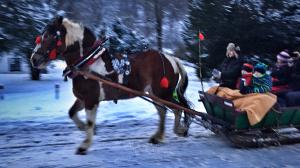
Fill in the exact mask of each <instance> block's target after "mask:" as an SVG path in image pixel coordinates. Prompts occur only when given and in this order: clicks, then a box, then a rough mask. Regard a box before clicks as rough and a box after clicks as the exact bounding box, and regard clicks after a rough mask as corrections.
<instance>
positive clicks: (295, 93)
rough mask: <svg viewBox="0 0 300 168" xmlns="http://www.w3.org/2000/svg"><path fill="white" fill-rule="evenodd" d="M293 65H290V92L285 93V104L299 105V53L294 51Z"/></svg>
mask: <svg viewBox="0 0 300 168" xmlns="http://www.w3.org/2000/svg"><path fill="white" fill-rule="evenodd" d="M294 54H295V55H296V57H295V58H294V66H293V67H292V73H291V82H290V88H291V90H292V91H291V92H288V93H287V94H286V95H285V99H286V105H287V106H300V53H299V52H298V51H297V52H294Z"/></svg>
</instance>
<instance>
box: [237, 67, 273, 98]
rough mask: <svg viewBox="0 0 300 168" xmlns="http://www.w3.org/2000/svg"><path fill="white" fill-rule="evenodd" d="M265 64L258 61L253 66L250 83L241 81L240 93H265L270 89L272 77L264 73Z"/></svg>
mask: <svg viewBox="0 0 300 168" xmlns="http://www.w3.org/2000/svg"><path fill="white" fill-rule="evenodd" d="M266 70H267V66H266V65H265V64H263V63H258V64H256V65H255V66H254V72H253V77H252V80H251V83H250V85H248V84H247V83H246V82H241V84H240V92H241V93H242V94H248V93H267V92H270V91H271V88H272V79H271V76H270V75H268V74H267V73H266Z"/></svg>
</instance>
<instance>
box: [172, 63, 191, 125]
mask: <svg viewBox="0 0 300 168" xmlns="http://www.w3.org/2000/svg"><path fill="white" fill-rule="evenodd" d="M174 60H175V62H176V65H177V67H178V71H179V74H180V79H179V82H178V85H177V88H176V92H177V96H178V100H179V102H180V104H181V105H182V106H184V107H186V108H190V106H191V105H192V103H191V102H190V101H189V100H188V99H187V98H186V97H185V95H184V94H185V91H186V89H187V86H188V83H189V80H188V76H187V72H186V71H185V69H184V67H183V65H182V64H181V63H180V61H179V59H177V58H175V59H174ZM191 116H192V115H191V114H189V113H187V112H184V123H185V125H186V126H187V127H189V125H190V124H191V121H192V120H191Z"/></svg>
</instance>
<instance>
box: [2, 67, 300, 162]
mask: <svg viewBox="0 0 300 168" xmlns="http://www.w3.org/2000/svg"><path fill="white" fill-rule="evenodd" d="M63 67H64V64H63V63H61V62H60V63H55V64H54V66H52V69H51V70H50V71H51V73H49V74H43V75H42V80H41V81H38V82H36V81H30V80H29V77H28V75H24V74H0V84H4V86H5V89H4V90H2V91H1V90H0V94H4V100H0V119H1V120H0V137H1V138H0V160H1V162H0V167H298V165H299V163H300V161H299V160H300V155H299V154H300V148H299V147H300V145H290V146H287V145H286V146H279V147H269V148H262V149H248V150H247V149H236V148H233V147H231V146H230V144H229V143H228V142H227V141H225V140H224V139H222V138H221V137H219V136H217V135H215V134H213V133H212V132H210V131H209V130H206V129H204V128H203V127H201V126H199V125H196V124H192V125H191V129H190V136H189V137H187V138H182V137H177V136H176V135H175V134H174V133H173V131H172V127H173V119H174V117H173V115H172V114H171V113H168V117H167V124H166V137H165V141H164V143H162V144H160V145H152V144H149V143H147V141H148V138H149V137H150V136H151V135H152V134H153V133H154V132H155V130H156V128H157V123H158V116H157V114H156V112H155V108H154V107H153V106H152V105H151V104H149V103H148V102H145V101H143V100H141V99H139V98H135V99H131V100H126V101H119V102H118V104H116V105H115V104H114V103H113V102H101V104H100V108H99V109H98V116H97V131H96V132H97V135H95V137H94V143H93V145H92V147H91V149H90V150H89V152H88V155H86V156H78V155H75V154H74V152H75V149H76V148H77V147H78V146H79V144H80V142H81V141H82V140H83V139H84V136H85V135H84V133H83V132H81V131H78V129H77V128H75V125H74V124H73V123H72V121H71V120H70V119H69V118H68V113H67V111H68V109H69V107H70V106H71V104H72V103H73V101H74V100H75V98H74V96H73V95H72V84H71V81H70V80H69V81H68V82H64V81H63V79H62V77H61V72H62V68H63ZM185 67H186V69H187V71H188V74H189V86H188V90H187V97H188V98H189V99H190V100H191V101H192V102H193V104H194V107H195V109H196V110H198V111H204V108H203V106H202V105H201V103H200V102H198V90H199V89H200V88H201V87H200V82H199V80H198V78H197V77H196V76H195V75H194V74H195V73H194V69H193V68H192V65H191V64H188V63H185ZM55 84H58V85H59V86H60V93H59V99H55V97H56V96H55V87H54V86H55ZM212 85H214V83H213V82H205V83H204V87H205V88H206V89H207V88H208V87H210V86H212ZM81 117H82V118H84V114H83V113H81Z"/></svg>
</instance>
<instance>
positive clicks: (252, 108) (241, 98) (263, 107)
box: [207, 86, 277, 125]
mask: <svg viewBox="0 0 300 168" xmlns="http://www.w3.org/2000/svg"><path fill="white" fill-rule="evenodd" d="M207 93H209V94H216V95H218V96H220V97H223V98H225V99H229V100H232V101H233V104H234V107H235V109H237V110H239V111H245V112H246V113H247V116H248V120H249V123H250V125H255V124H257V123H259V122H260V121H261V120H262V119H263V118H264V116H265V115H266V114H267V112H268V111H269V110H270V109H271V108H272V107H273V106H274V104H275V103H276V101H277V96H276V95H274V94H272V93H250V94H245V95H243V94H241V93H240V91H239V90H232V89H229V88H225V87H218V86H215V87H212V88H210V89H209V90H208V91H207Z"/></svg>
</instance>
